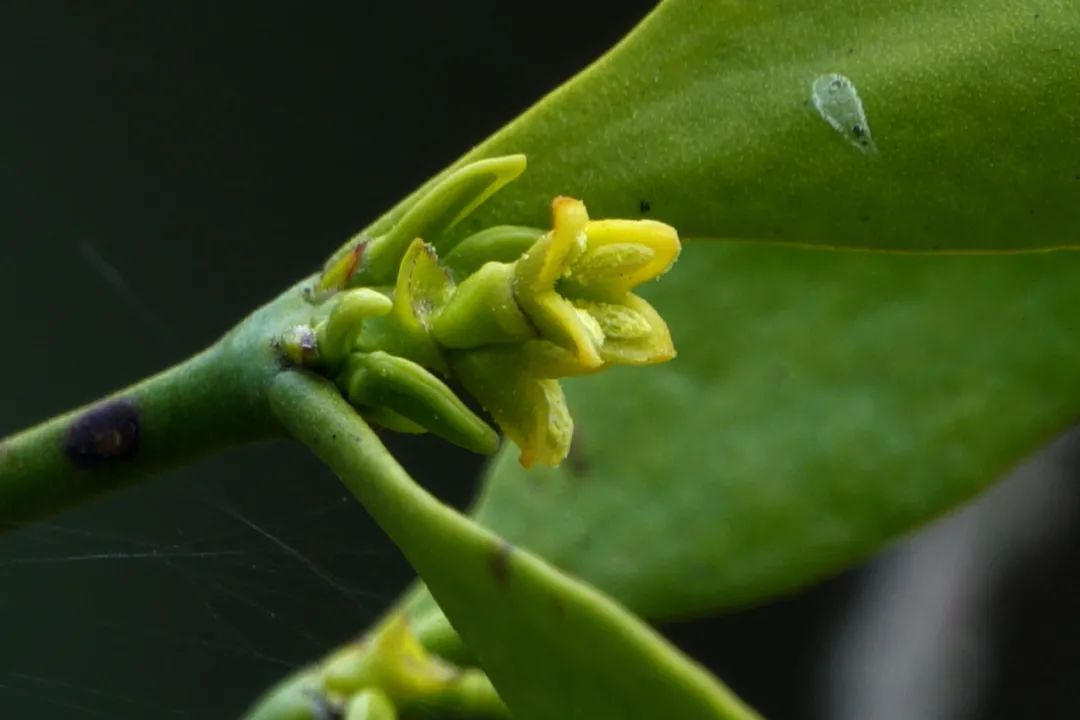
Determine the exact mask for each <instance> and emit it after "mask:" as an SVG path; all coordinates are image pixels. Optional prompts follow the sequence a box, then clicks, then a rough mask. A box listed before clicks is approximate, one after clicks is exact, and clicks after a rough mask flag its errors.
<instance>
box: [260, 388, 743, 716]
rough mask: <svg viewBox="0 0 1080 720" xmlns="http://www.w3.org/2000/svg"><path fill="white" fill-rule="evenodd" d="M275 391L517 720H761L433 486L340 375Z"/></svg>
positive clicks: (281, 409) (602, 600) (291, 423)
mask: <svg viewBox="0 0 1080 720" xmlns="http://www.w3.org/2000/svg"><path fill="white" fill-rule="evenodd" d="M269 396H270V402H271V406H272V407H273V409H274V412H275V413H276V414H277V416H278V418H279V419H280V421H281V423H282V425H283V426H284V427H285V428H286V429H287V430H288V431H289V432H290V433H291V434H292V435H293V436H294V437H296V438H297V439H298V440H300V441H302V442H303V443H304V444H306V445H307V446H308V447H310V448H311V449H312V450H313V451H314V452H315V454H316V455H318V456H319V457H320V458H321V459H322V460H323V461H324V462H326V463H327V464H328V465H329V466H330V467H331V469H333V470H334V472H335V473H336V474H337V475H338V477H339V478H340V479H341V480H342V482H343V483H344V484H345V486H346V487H347V488H348V489H349V490H350V491H351V492H352V493H353V494H354V495H355V496H356V497H357V498H358V499H359V500H360V502H361V503H363V505H364V507H365V508H366V509H367V511H368V512H369V513H371V515H372V517H373V518H374V519H375V521H376V522H377V523H378V524H379V525H380V526H381V527H382V528H383V529H384V530H385V531H386V532H387V534H388V535H390V537H391V538H392V539H393V540H394V542H395V543H396V544H397V545H398V547H399V548H400V549H401V551H402V553H403V554H404V555H405V557H406V558H407V559H408V560H409V562H410V563H411V564H412V565H413V567H414V568H416V570H417V572H419V574H420V576H421V578H422V579H423V580H424V581H425V582H426V583H427V585H428V587H429V588H430V590H431V593H432V596H433V597H434V598H435V600H436V601H437V602H438V603H439V606H440V607H441V608H442V609H443V611H444V612H445V613H446V616H447V618H449V620H450V622H451V623H453V625H454V627H455V629H456V630H458V631H459V632H460V633H461V637H462V639H463V640H464V641H465V643H466V644H467V645H468V646H469V648H470V649H471V650H473V651H474V652H475V653H476V656H477V659H478V660H479V662H480V665H481V666H482V667H483V669H484V670H485V671H486V672H487V674H488V677H490V678H491V681H492V682H493V683H494V685H495V687H496V689H497V690H498V691H499V694H500V695H501V696H502V697H503V699H504V700H505V701H506V703H507V705H508V706H509V708H510V709H511V711H512V713H513V715H514V717H515V718H518V720H549V719H550V718H552V717H562V718H567V719H568V720H570V719H573V720H579V719H580V720H585V719H586V718H587V719H588V720H597V719H598V718H614V717H618V718H620V720H646V719H648V720H652V719H655V718H658V717H677V718H682V719H683V720H691V719H692V720H750V719H751V718H756V717H757V715H756V714H755V713H754V712H753V711H752V710H751V709H749V708H747V707H746V706H745V705H743V704H742V703H741V702H740V701H739V700H738V699H737V698H735V697H734V696H733V695H732V694H731V693H730V692H729V691H728V690H727V689H726V688H724V687H723V686H722V685H720V684H719V683H718V682H717V681H716V680H715V678H713V677H712V676H710V675H709V674H708V673H707V672H706V671H704V670H703V669H702V668H700V667H698V666H696V665H694V664H693V663H692V662H691V661H689V660H688V659H687V658H685V657H684V656H683V655H681V654H680V653H679V652H678V651H677V650H676V649H675V648H673V647H672V646H671V645H670V644H668V643H667V642H666V641H664V640H663V638H661V637H660V636H658V635H657V634H656V633H655V632H653V631H652V630H651V629H649V628H648V627H647V626H646V625H644V624H643V623H642V622H641V621H640V620H638V619H637V618H635V617H634V616H633V615H632V614H630V613H629V612H628V611H627V610H625V609H624V608H622V607H620V606H619V605H617V604H616V603H615V602H614V601H612V600H611V599H610V598H608V597H606V596H604V595H601V594H600V593H599V592H597V591H596V590H594V589H592V588H591V587H589V586H587V585H585V584H584V583H581V582H579V581H576V580H574V579H573V578H571V577H569V576H567V575H565V574H563V573H561V572H559V571H558V570H556V569H555V568H554V567H552V566H550V565H548V564H547V563H546V562H544V561H543V560H541V559H540V558H538V557H536V556H534V555H532V554H531V553H528V552H526V551H524V550H521V549H519V548H515V547H513V546H512V545H510V544H508V543H507V542H506V541H504V540H502V539H501V538H499V537H498V536H496V535H494V534H493V533H491V532H490V531H488V530H485V529H484V528H482V527H480V526H479V525H477V524H476V523H474V522H473V521H471V520H469V519H468V518H466V517H464V516H463V515H461V514H459V513H457V512H456V511H454V510H453V509H451V508H449V507H447V506H446V505H443V504H442V503H441V502H439V501H438V500H437V499H436V498H434V497H433V496H431V495H430V494H428V493H427V492H426V491H425V490H423V489H422V488H421V487H420V486H418V485H417V484H416V483H415V482H413V480H412V479H411V478H410V477H409V475H408V474H407V473H406V472H405V470H404V469H403V468H402V467H401V466H400V465H398V463H397V461H396V460H395V459H394V458H393V456H392V455H390V453H389V452H388V451H387V450H386V448H385V447H383V445H382V443H381V442H380V441H379V439H378V437H377V436H376V435H375V433H374V432H373V431H372V430H371V428H369V427H368V426H367V424H366V423H365V422H364V421H363V420H362V419H361V418H360V416H359V415H357V413H356V412H355V411H354V410H353V409H352V407H350V406H349V405H348V403H347V402H346V401H345V400H344V399H343V398H342V397H341V394H340V393H339V392H338V391H337V389H336V388H335V387H334V386H333V385H332V384H331V383H330V382H328V381H326V380H324V379H322V378H319V377H317V376H314V375H311V374H309V373H304V372H300V371H293V370H288V371H284V372H281V373H279V374H278V375H277V377H276V378H275V379H274V380H273V381H272V382H271V385H270V392H269Z"/></svg>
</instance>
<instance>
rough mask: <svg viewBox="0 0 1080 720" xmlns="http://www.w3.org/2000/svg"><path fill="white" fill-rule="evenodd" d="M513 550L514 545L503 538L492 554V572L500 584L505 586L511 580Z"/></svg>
mask: <svg viewBox="0 0 1080 720" xmlns="http://www.w3.org/2000/svg"><path fill="white" fill-rule="evenodd" d="M513 552H514V546H513V545H511V544H510V543H508V542H506V541H505V540H502V541H500V542H499V546H498V547H497V548H495V552H494V553H492V555H491V574H492V575H493V576H494V577H495V582H497V583H498V584H500V585H503V586H505V585H507V584H509V582H510V555H512V554H513Z"/></svg>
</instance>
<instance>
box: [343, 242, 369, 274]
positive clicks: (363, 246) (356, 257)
mask: <svg viewBox="0 0 1080 720" xmlns="http://www.w3.org/2000/svg"><path fill="white" fill-rule="evenodd" d="M367 246H368V240H367V239H364V240H361V241H360V242H358V243H356V247H354V248H353V250H352V257H351V258H349V269H348V270H346V271H345V284H346V285H348V284H349V281H350V280H352V276H353V275H354V274H356V269H357V268H358V267H360V261H362V260H363V259H364V252H365V251H366V250H367Z"/></svg>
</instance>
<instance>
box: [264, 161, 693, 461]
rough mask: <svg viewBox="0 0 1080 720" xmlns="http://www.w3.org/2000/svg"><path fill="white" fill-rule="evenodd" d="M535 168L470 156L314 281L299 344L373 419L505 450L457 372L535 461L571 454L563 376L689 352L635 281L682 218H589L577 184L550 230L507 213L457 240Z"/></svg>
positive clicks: (301, 354) (652, 267)
mask: <svg viewBox="0 0 1080 720" xmlns="http://www.w3.org/2000/svg"><path fill="white" fill-rule="evenodd" d="M523 168H524V158H523V157H522V156H510V157H509V158H495V159H493V160H486V161H481V163H476V164H474V165H470V166H466V167H464V168H462V169H460V170H458V171H457V172H456V173H453V174H451V175H449V176H448V177H446V178H445V179H443V180H442V181H441V182H440V183H437V184H436V186H435V187H434V188H432V189H431V190H430V191H429V192H428V193H427V194H425V195H424V196H423V197H421V198H420V199H419V200H417V201H416V203H415V204H414V206H413V208H412V209H410V210H408V211H407V212H406V213H405V214H404V216H403V217H402V218H401V219H400V220H399V221H398V222H397V223H396V224H395V225H394V228H393V229H391V231H389V232H388V233H386V234H384V235H382V236H380V237H377V238H374V239H367V238H360V239H358V240H356V241H354V242H353V243H352V244H350V245H347V246H346V248H344V249H343V250H342V251H341V252H340V253H338V255H336V256H335V257H334V258H332V259H331V261H330V263H328V265H327V268H326V270H325V271H324V272H323V274H322V275H321V276H320V278H319V280H318V282H317V283H316V286H315V288H314V291H313V293H312V297H313V298H314V299H315V300H316V301H317V302H319V303H320V305H319V306H318V307H320V308H323V316H322V318H321V319H319V320H317V321H316V322H315V323H314V324H313V325H312V326H311V327H310V328H295V329H293V331H291V333H290V334H288V335H287V337H286V338H285V342H284V343H283V348H284V349H285V351H286V354H287V355H289V356H290V357H291V358H292V359H293V360H294V361H296V362H299V363H302V364H307V365H313V366H315V367H318V368H321V369H323V370H324V371H325V372H327V373H328V374H330V375H331V376H333V377H335V379H336V381H337V383H338V385H339V386H340V387H341V388H342V391H343V392H344V393H345V394H346V396H347V397H348V398H349V400H350V401H351V402H352V403H353V404H354V405H355V406H356V407H358V408H359V409H360V410H361V412H362V413H363V414H364V415H365V417H367V418H368V419H369V420H372V421H374V422H377V423H380V424H382V425H384V426H386V427H389V428H392V429H396V430H403V431H413V432H419V431H424V430H429V431H432V432H435V433H437V434H439V435H441V436H442V437H444V438H446V439H448V440H451V441H453V442H456V443H458V444H460V445H462V446H464V447H467V448H470V449H472V450H475V451H477V452H492V451H493V450H494V449H495V447H496V446H497V436H496V434H495V432H494V431H493V430H492V429H491V428H490V427H488V425H487V424H486V423H485V422H484V421H483V420H482V419H481V418H479V417H478V416H477V415H476V414H475V413H473V412H472V411H471V410H469V408H468V407H467V406H466V404H465V403H464V402H462V401H461V399H460V398H458V397H457V395H456V394H455V393H454V392H453V391H452V390H451V389H450V388H449V387H448V386H447V385H446V384H445V383H444V382H443V380H442V379H440V376H441V377H443V378H447V379H454V380H456V381H458V382H459V383H460V384H461V385H462V386H463V387H464V388H465V390H466V391H467V392H468V393H469V394H470V395H472V396H473V397H474V398H475V399H476V400H477V401H478V402H479V403H480V404H481V405H482V406H483V407H484V409H485V410H486V411H487V412H488V413H489V414H490V415H491V417H492V418H493V419H494V420H495V422H496V424H498V426H499V427H500V429H501V430H502V431H503V432H504V433H505V434H506V435H507V436H509V437H510V438H511V439H512V440H513V441H514V442H516V443H517V444H518V445H519V446H520V448H521V463H522V464H523V465H525V466H529V465H532V464H533V463H542V464H546V465H558V464H559V463H560V462H561V461H562V460H563V459H564V458H565V457H566V454H567V451H568V450H569V447H570V441H571V437H572V432H573V422H572V420H571V418H570V414H569V411H568V409H567V406H566V401H565V398H564V396H563V392H562V388H561V386H560V385H559V383H558V378H561V377H567V376H572V375H582V374H586V373H592V372H596V371H598V370H601V369H603V368H604V367H606V366H608V365H612V364H621V365H646V364H652V363H658V362H664V361H667V360H670V359H671V358H673V357H674V356H675V349H674V347H673V345H672V342H671V336H670V333H669V332H668V328H667V325H666V324H665V323H664V321H663V319H662V318H661V317H660V315H659V314H658V313H657V312H656V310H654V309H653V307H652V306H651V305H649V303H647V302H646V301H645V300H643V299H642V298H641V297H639V296H638V295H635V294H634V293H633V290H634V288H636V287H637V286H638V285H640V284H642V283H644V282H646V281H648V280H651V279H654V278H656V277H658V276H660V275H662V274H663V273H664V272H666V271H667V270H668V269H669V268H670V267H671V265H672V263H674V261H675V259H676V258H677V257H678V254H679V250H680V245H679V238H678V234H677V233H676V232H675V230H674V229H673V228H672V227H670V226H668V225H665V224H663V223H660V222H655V221H652V220H590V219H589V216H588V213H587V211H586V208H585V205H584V204H583V203H582V202H581V201H579V200H575V199H572V198H567V197H557V198H555V200H554V201H553V203H552V227H551V229H550V230H549V231H547V232H544V231H541V230H537V229H534V228H526V227H518V226H499V227H495V228H490V229H488V230H485V231H483V232H480V233H477V234H476V235H473V236H471V237H468V238H466V239H464V240H462V241H461V242H460V243H457V244H450V243H447V242H446V241H445V240H443V238H445V237H446V230H447V229H448V228H449V227H450V226H452V225H453V224H454V223H456V222H457V221H458V220H460V219H461V218H462V217H464V215H465V214H467V213H468V212H471V210H472V209H473V208H475V207H476V206H477V205H479V203H480V202H482V201H483V200H484V199H486V197H488V196H489V195H490V194H491V193H492V192H494V191H495V190H497V189H498V187H501V185H502V184H505V182H508V181H509V179H513V177H516V175H517V174H518V173H520V172H521V170H522V169H523ZM421 233H426V236H427V237H428V238H431V237H434V238H436V242H435V243H432V242H427V241H425V240H424V239H421V238H422V237H424V235H422V234H421ZM439 241H442V245H441V247H440V244H439ZM440 251H442V252H443V254H444V258H443V260H442V261H441V262H440V260H439V254H440ZM388 267H393V268H394V269H395V270H396V277H393V276H389V275H388V274H387V268H388ZM455 277H457V278H458V281H457V282H455ZM389 281H393V286H392V288H390V287H385V283H387V282H389Z"/></svg>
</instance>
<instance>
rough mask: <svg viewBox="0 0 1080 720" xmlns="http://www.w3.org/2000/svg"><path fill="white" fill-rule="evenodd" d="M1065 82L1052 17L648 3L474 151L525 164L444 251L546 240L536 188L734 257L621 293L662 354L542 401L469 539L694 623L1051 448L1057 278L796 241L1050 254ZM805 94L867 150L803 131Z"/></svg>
mask: <svg viewBox="0 0 1080 720" xmlns="http://www.w3.org/2000/svg"><path fill="white" fill-rule="evenodd" d="M1078 67H1080V4H1077V3H1073V2H1056V3H1043V2H1040V3H1031V2H1018V3H998V2H991V1H989V0H968V1H966V2H953V3H939V2H923V1H916V0H911V1H909V2H896V3H862V2H785V3H779V2H772V3H757V2H693V1H692V0H669V2H667V3H665V4H663V5H662V6H661V8H660V9H659V10H658V11H656V12H655V13H654V14H653V15H652V16H651V17H650V18H649V19H648V20H647V21H646V22H645V23H644V24H643V26H642V27H641V28H639V29H638V31H636V33H635V34H634V35H632V36H631V37H630V38H629V39H628V40H626V41H625V42H624V43H623V44H622V45H620V46H619V47H618V48H617V49H616V50H615V51H613V52H612V53H611V54H610V55H609V56H607V57H606V58H604V59H603V60H601V61H600V62H599V63H597V64H596V65H595V66H593V67H592V68H591V69H590V70H588V71H587V72H586V73H584V74H583V75H582V76H581V77H579V78H577V79H576V80H574V81H573V82H571V83H569V84H568V85H567V86H565V87H564V88H562V89H560V90H558V91H556V92H555V93H553V94H552V95H551V96H550V97H548V98H547V99H546V100H545V101H544V102H542V103H541V104H540V105H538V106H537V107H536V108H534V109H533V110H531V111H530V112H529V113H527V114H526V115H524V116H523V117H522V118H521V119H519V120H518V121H516V122H515V123H513V124H511V125H510V126H509V127H508V128H507V129H505V130H504V131H502V132H501V133H499V134H497V135H496V136H495V137H494V138H493V139H492V140H490V141H489V142H487V143H486V144H484V145H482V146H480V147H479V148H478V149H477V150H476V151H474V153H472V154H470V156H469V157H470V158H475V157H480V156H487V155H493V154H497V153H504V152H509V151H519V152H525V153H527V154H528V155H529V158H530V170H529V172H528V173H526V175H525V176H524V177H523V178H522V179H521V180H520V181H519V182H518V183H515V184H514V185H513V186H511V187H509V188H508V189H507V190H505V191H503V193H502V194H501V195H500V196H498V197H497V198H496V199H495V200H493V201H492V202H491V203H490V204H489V205H488V206H486V207H485V208H483V209H481V211H480V212H479V213H478V214H477V217H476V218H475V219H473V220H471V221H470V223H469V228H473V227H476V226H479V225H483V224H490V223H493V222H511V221H512V222H522V221H530V222H535V223H537V224H542V221H543V214H544V213H545V212H546V207H547V202H548V199H549V197H550V195H551V194H553V193H557V192H558V193H568V194H576V195H580V196H582V197H584V198H585V199H586V201H587V203H588V204H589V207H590V210H591V211H592V214H593V215H594V216H598V217H602V216H626V215H635V214H639V212H645V211H646V210H645V208H646V206H647V207H648V212H650V213H651V214H652V215H653V216H655V217H657V218H658V219H661V220H664V221H667V222H671V223H673V224H675V225H676V226H677V227H679V228H680V230H681V231H682V232H683V234H684V236H691V237H702V238H728V239H731V238H743V239H744V240H743V241H737V242H735V241H733V242H727V243H711V244H709V243H706V244H698V245H691V246H690V247H688V248H687V250H686V252H685V253H684V257H683V258H682V260H681V261H680V262H679V264H678V265H677V266H676V268H675V269H674V271H673V272H672V273H671V274H670V275H669V276H668V277H667V278H665V279H664V280H662V281H661V283H660V284H659V285H658V286H656V287H655V288H651V289H650V290H649V291H646V293H645V294H646V296H647V297H649V299H650V300H651V301H652V302H653V303H654V305H655V306H656V307H657V308H658V309H659V310H660V311H661V312H662V313H663V314H664V316H665V317H666V318H668V319H669V321H670V323H671V326H672V330H673V333H674V336H675V339H676V345H677V347H678V349H679V352H680V356H679V358H678V359H677V360H676V361H675V362H673V363H671V364H670V365H668V366H665V367H662V368H651V369H649V370H648V371H642V370H635V369H620V370H616V371H613V372H610V373H607V374H604V375H603V376H600V377H589V378H586V379H583V380H579V381H575V382H571V383H568V388H567V390H568V395H569V398H570V403H571V409H572V410H573V413H574V416H575V418H576V420H577V423H578V433H577V437H576V440H575V448H574V450H573V451H572V454H571V458H570V460H569V462H568V463H567V464H566V465H565V466H564V467H563V468H560V469H558V470H533V471H529V472H525V471H523V470H522V469H520V468H519V467H518V466H517V465H516V462H515V458H516V451H513V450H509V451H507V452H504V453H503V455H502V456H500V458H499V459H498V460H497V461H496V462H495V463H494V465H493V466H492V468H491V470H490V472H489V473H488V477H487V485H486V489H485V491H484V495H483V498H482V499H481V502H480V504H479V506H478V508H477V511H476V512H477V516H478V517H479V519H480V520H481V521H482V522H483V523H484V524H486V525H488V526H489V527H492V528H493V529H495V530H496V531H497V532H499V533H500V534H501V535H504V536H505V537H507V538H509V539H510V540H512V541H514V542H516V543H520V544H522V545H524V546H526V547H529V548H532V549H534V550H536V551H537V552H538V553H539V554H541V555H543V556H544V557H546V558H548V559H550V560H552V561H553V562H554V563H555V564H556V565H558V566H560V567H562V568H564V569H566V570H569V571H570V572H572V573H574V574H577V575H579V576H581V577H583V578H585V579H587V580H589V581H590V582H593V583H595V584H597V585H598V586H599V587H600V588H602V589H604V590H606V591H608V592H610V593H612V594H613V595H614V596H615V597H617V598H619V599H620V600H621V601H623V602H625V603H627V604H628V605H629V606H630V607H631V608H632V609H634V610H636V611H639V612H642V613H644V614H645V615H647V616H649V617H670V616H675V615H684V614H688V613H696V612H704V611H709V610H714V609H717V608H721V607H725V606H730V605H733V604H739V603H745V602H750V601H753V600H756V599H760V598H762V597H765V596H769V595H772V594H775V593H777V592H782V591H785V590H788V589H790V588H793V587H795V586H798V585H799V584H802V583H806V582H809V581H811V580H813V579H815V578H817V577H820V576H821V575H822V574H824V573H826V572H829V571H833V570H835V569H837V568H839V567H841V566H843V565H844V564H847V563H850V562H852V561H854V560H856V559H858V558H860V557H863V556H865V555H866V554H868V553H869V552H871V551H872V550H874V549H875V548H877V547H879V546H880V545H881V544H882V543H884V542H885V541H887V540H888V539H889V538H891V537H893V536H895V535H896V534H898V533H902V532H904V531H905V530H908V529H910V528H912V527H913V526H916V525H918V524H919V523H921V522H924V521H926V520H928V519H929V518H932V517H934V516H935V515H938V514H940V513H942V512H944V511H946V510H947V509H949V508H950V507H952V506H954V505H956V504H957V503H959V502H962V501H963V500H964V499H966V498H968V497H970V496H971V495H972V494H974V493H975V492H977V491H978V490H979V489H980V488H982V487H984V486H985V485H986V484H987V483H988V482H989V481H991V480H992V479H994V478H995V477H996V476H997V475H999V474H1000V473H1001V472H1003V471H1004V470H1006V469H1007V468H1008V467H1009V466H1010V465H1011V464H1013V463H1014V462H1016V461H1017V460H1018V459H1019V458H1021V457H1022V456H1024V455H1025V454H1026V453H1028V452H1030V451H1031V450H1032V449H1034V448H1036V447H1038V446H1039V445H1040V444H1041V443H1042V442H1044V441H1046V440H1047V439H1049V438H1050V437H1052V436H1053V435H1054V434H1055V433H1056V432H1058V431H1060V430H1061V429H1062V428H1063V427H1064V426H1065V425H1066V424H1068V423H1069V422H1070V421H1071V420H1073V419H1074V417H1075V414H1076V411H1077V409H1078V408H1080V369H1078V368H1080V343H1078V342H1077V334H1078V330H1080V322H1078V321H1076V320H1074V316H1075V308H1076V307H1078V303H1080V255H1076V254H1074V253H1073V252H1071V251H1062V252H1056V253H1028V254H1023V253H1020V254H1016V253H1013V254H1001V253H998V254H993V253H976V254H971V253H967V254H950V255H933V254H897V253H871V252H859V251H853V250H849V251H837V250H835V249H833V250H828V249H821V248H811V247H806V245H821V246H828V247H832V248H836V247H837V246H850V247H863V248H883V249H901V250H929V249H951V250H974V249H980V250H994V249H1015V250H1022V249H1028V250H1031V249H1047V248H1061V247H1072V246H1075V245H1076V244H1077V240H1078V239H1080V72H1078V71H1077V68H1078ZM829 73H842V74H843V75H845V76H847V77H849V78H851V79H852V81H853V82H854V83H855V85H856V86H857V88H858V92H859V94H860V96H861V98H862V101H863V103H864V106H865V110H866V114H867V116H868V119H869V125H870V128H871V130H872V133H873V141H874V143H875V144H876V147H877V150H878V152H877V153H876V154H875V153H868V152H864V151H863V150H861V149H859V148H857V147H855V145H854V144H852V142H850V140H851V139H852V138H850V137H845V136H843V135H842V134H840V133H838V132H837V131H836V130H835V129H833V128H832V127H831V126H830V125H829V124H827V123H826V121H825V120H824V119H823V118H822V117H821V116H820V115H819V114H818V112H817V110H816V109H815V108H814V106H813V103H812V101H811V88H812V86H813V83H814V81H815V79H816V78H818V77H820V76H822V75H825V74H829ZM393 216H394V214H393V213H392V214H391V215H390V216H388V218H385V219H384V220H383V222H386V221H387V220H388V219H390V218H392V217H393ZM776 240H780V241H782V242H780V243H777V242H762V241H776ZM423 602H424V601H423V600H421V601H420V603H421V604H423ZM432 627H437V624H436V625H433V626H432Z"/></svg>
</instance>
